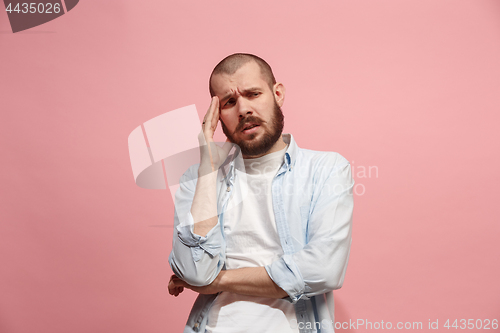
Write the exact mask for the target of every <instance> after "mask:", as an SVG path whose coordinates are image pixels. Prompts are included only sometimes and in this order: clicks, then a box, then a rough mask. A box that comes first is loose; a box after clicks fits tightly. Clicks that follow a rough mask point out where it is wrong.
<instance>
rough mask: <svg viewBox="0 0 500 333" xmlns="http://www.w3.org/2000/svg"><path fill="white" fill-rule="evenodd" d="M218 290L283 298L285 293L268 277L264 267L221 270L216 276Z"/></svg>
mask: <svg viewBox="0 0 500 333" xmlns="http://www.w3.org/2000/svg"><path fill="white" fill-rule="evenodd" d="M217 280H218V289H219V291H226V292H231V293H235V294H240V295H248V296H260V297H268V298H284V297H286V296H288V295H287V293H286V292H285V291H284V290H283V289H281V288H280V287H278V285H277V284H276V283H274V281H273V280H272V279H271V278H270V277H269V275H268V274H267V272H266V269H265V268H264V267H248V268H239V269H231V270H223V271H221V272H220V273H219V276H218V277H217Z"/></svg>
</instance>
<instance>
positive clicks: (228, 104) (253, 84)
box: [209, 53, 285, 157]
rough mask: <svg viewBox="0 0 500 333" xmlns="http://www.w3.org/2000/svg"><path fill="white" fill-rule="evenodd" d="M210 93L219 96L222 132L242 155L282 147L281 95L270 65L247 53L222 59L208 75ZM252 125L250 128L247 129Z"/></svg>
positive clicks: (281, 91) (283, 92)
mask: <svg viewBox="0 0 500 333" xmlns="http://www.w3.org/2000/svg"><path fill="white" fill-rule="evenodd" d="M209 86H210V94H211V95H212V96H217V97H218V98H219V104H220V120H221V124H222V129H223V131H224V134H225V135H226V136H227V138H228V139H229V141H231V142H233V143H236V144H237V145H238V146H239V147H240V148H241V151H242V153H243V156H244V157H259V156H262V155H265V154H267V153H271V152H273V151H277V150H279V149H282V148H284V146H285V144H284V142H283V140H282V138H281V133H282V131H283V125H284V117H283V113H282V112H281V109H280V107H281V106H282V105H283V102H284V98H285V88H284V86H283V84H281V83H276V80H275V78H274V75H273V73H272V70H271V67H270V66H269V65H268V64H267V63H266V62H265V61H264V60H262V59H261V58H259V57H257V56H254V55H250V54H241V53H238V54H233V55H230V56H228V57H226V58H225V59H223V60H222V61H221V62H220V63H219V64H218V65H217V66H216V67H215V68H214V70H213V72H212V75H211V76H210V84H209ZM250 127H253V128H250Z"/></svg>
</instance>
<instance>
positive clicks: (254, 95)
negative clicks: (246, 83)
mask: <svg viewBox="0 0 500 333" xmlns="http://www.w3.org/2000/svg"><path fill="white" fill-rule="evenodd" d="M248 95H249V96H250V97H257V96H259V95H260V92H257V91H254V92H251V93H250V94H248Z"/></svg>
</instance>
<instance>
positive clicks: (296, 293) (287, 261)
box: [265, 254, 308, 303]
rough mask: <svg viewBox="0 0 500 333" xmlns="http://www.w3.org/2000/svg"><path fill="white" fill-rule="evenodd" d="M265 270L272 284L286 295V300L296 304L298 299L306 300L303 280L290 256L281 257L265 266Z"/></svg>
mask: <svg viewBox="0 0 500 333" xmlns="http://www.w3.org/2000/svg"><path fill="white" fill-rule="evenodd" d="M265 269H266V271H267V274H269V277H270V278H271V279H272V280H273V281H274V283H276V284H277V285H278V286H279V287H280V288H281V289H283V290H284V291H285V292H286V293H287V294H288V296H289V297H288V298H285V299H286V300H288V301H289V302H291V303H296V302H297V301H298V300H300V299H308V297H307V296H306V295H305V294H304V292H305V283H304V279H303V277H302V274H301V273H300V271H299V267H298V266H297V264H296V263H295V261H294V260H293V257H292V255H289V254H285V255H283V256H282V257H281V258H280V259H279V260H276V261H274V262H273V263H271V264H270V265H267V266H265Z"/></svg>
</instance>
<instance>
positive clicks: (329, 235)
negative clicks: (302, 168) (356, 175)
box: [265, 155, 354, 302]
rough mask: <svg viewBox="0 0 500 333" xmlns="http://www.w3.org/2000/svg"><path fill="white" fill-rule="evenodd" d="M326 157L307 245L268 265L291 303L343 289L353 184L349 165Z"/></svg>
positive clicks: (313, 206)
mask: <svg viewBox="0 0 500 333" xmlns="http://www.w3.org/2000/svg"><path fill="white" fill-rule="evenodd" d="M331 157H332V155H330V156H328V157H327V158H326V159H325V161H324V162H323V163H322V168H321V170H322V172H321V174H318V175H317V177H318V182H317V185H316V186H315V189H314V192H313V196H312V201H311V207H310V210H309V214H308V216H307V219H308V222H307V223H308V224H307V225H308V227H307V244H306V245H305V246H304V247H303V248H302V249H300V250H299V251H297V252H296V253H294V254H285V255H283V256H282V257H281V258H280V259H279V260H277V261H275V262H273V263H271V264H270V265H267V266H266V267H265V268H266V271H267V273H268V274H269V276H270V277H271V279H272V280H273V281H274V282H275V283H276V284H277V285H278V286H280V287H281V288H282V289H283V290H285V291H286V292H287V294H288V295H289V296H290V299H291V301H292V302H296V301H298V300H299V299H301V298H304V299H307V298H309V297H311V296H314V295H319V294H323V293H327V292H329V291H331V290H334V289H338V288H340V287H341V286H342V284H343V281H344V276H345V271H346V269H347V262H348V259H349V251H350V246H351V231H352V211H353V195H352V188H353V185H354V181H353V180H352V176H351V167H350V164H349V162H348V161H347V160H346V159H345V158H343V157H342V156H340V155H338V156H337V157H336V158H335V159H332V158H331Z"/></svg>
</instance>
